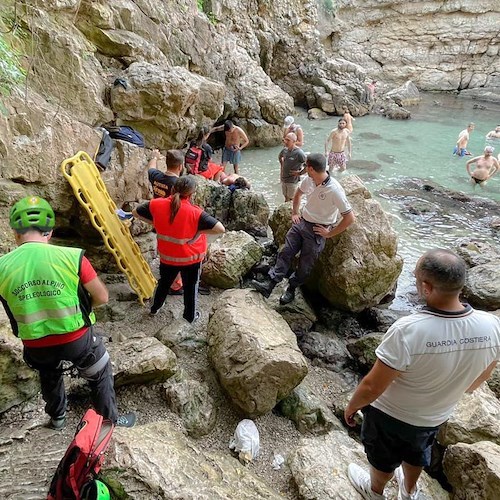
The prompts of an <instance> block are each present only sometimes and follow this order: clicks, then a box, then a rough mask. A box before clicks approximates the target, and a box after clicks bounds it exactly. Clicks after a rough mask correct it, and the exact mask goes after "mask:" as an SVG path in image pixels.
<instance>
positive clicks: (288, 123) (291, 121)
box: [283, 116, 304, 148]
mask: <svg viewBox="0 0 500 500" xmlns="http://www.w3.org/2000/svg"><path fill="white" fill-rule="evenodd" d="M291 133H293V134H295V135H296V136H297V140H296V142H295V145H296V146H297V147H298V148H301V147H302V146H303V145H304V131H303V130H302V127H301V126H300V125H299V124H298V123H295V118H294V117H293V116H287V117H286V118H285V120H284V122H283V140H285V137H286V136H287V135H288V134H291Z"/></svg>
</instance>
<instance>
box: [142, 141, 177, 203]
mask: <svg viewBox="0 0 500 500" xmlns="http://www.w3.org/2000/svg"><path fill="white" fill-rule="evenodd" d="M159 159H161V154H160V151H158V149H154V150H153V156H152V157H151V160H149V162H148V179H149V182H150V183H151V186H152V187H153V198H166V197H167V196H170V192H171V191H172V187H173V186H174V184H175V181H176V180H177V179H178V178H179V176H180V175H181V172H182V167H183V165H184V155H183V154H182V151H179V150H178V149H169V150H168V151H167V154H166V157H165V161H166V164H167V170H166V172H162V171H161V170H158V168H156V164H157V163H158V160H159Z"/></svg>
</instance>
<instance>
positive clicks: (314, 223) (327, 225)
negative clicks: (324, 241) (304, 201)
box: [302, 217, 331, 227]
mask: <svg viewBox="0 0 500 500" xmlns="http://www.w3.org/2000/svg"><path fill="white" fill-rule="evenodd" d="M302 220H303V221H304V222H307V223H308V224H312V225H313V226H323V227H330V226H331V224H321V222H310V221H308V220H306V219H304V217H302Z"/></svg>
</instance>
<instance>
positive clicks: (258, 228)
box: [227, 189, 269, 236]
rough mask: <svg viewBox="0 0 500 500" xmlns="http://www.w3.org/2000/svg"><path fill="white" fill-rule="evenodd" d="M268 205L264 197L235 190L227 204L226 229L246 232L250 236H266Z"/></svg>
mask: <svg viewBox="0 0 500 500" xmlns="http://www.w3.org/2000/svg"><path fill="white" fill-rule="evenodd" d="M268 220H269V205H268V204H267V201H266V199H265V198H264V195H262V194H260V193H256V192H255V191H247V190H240V189H237V190H236V191H235V192H234V193H233V195H232V199H231V201H230V203H229V218H228V221H227V227H228V229H231V230H233V231H238V230H242V231H246V232H247V233H249V234H251V235H252V236H266V235H267V224H268Z"/></svg>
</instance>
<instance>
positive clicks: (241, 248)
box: [202, 231, 262, 288]
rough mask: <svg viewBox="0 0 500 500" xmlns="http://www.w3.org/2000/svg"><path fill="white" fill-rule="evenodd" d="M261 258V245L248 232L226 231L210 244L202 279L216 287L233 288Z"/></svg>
mask: <svg viewBox="0 0 500 500" xmlns="http://www.w3.org/2000/svg"><path fill="white" fill-rule="evenodd" d="M261 258H262V247H261V246H260V245H259V244H258V243H257V242H256V241H255V240H254V239H253V238H252V237H251V236H250V235H249V234H248V233H245V232H244V231H231V232H227V233H225V234H224V235H223V236H222V237H221V238H219V239H217V240H216V241H214V242H212V243H211V244H210V246H209V248H208V252H207V258H206V261H205V262H204V263H203V268H202V279H203V281H204V282H205V283H207V284H208V285H212V286H216V287H218V288H235V287H237V286H238V285H239V284H240V281H241V279H242V278H243V276H245V274H247V273H248V271H250V269H251V268H252V267H253V266H254V265H255V264H256V263H257V262H259V260H260V259H261Z"/></svg>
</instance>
